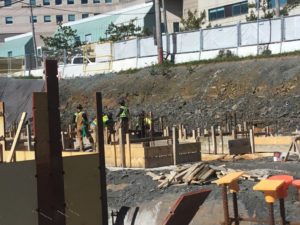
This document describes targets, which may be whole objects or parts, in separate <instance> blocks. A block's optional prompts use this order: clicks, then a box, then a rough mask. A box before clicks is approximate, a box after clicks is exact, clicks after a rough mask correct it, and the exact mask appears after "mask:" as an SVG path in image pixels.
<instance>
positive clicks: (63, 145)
mask: <svg viewBox="0 0 300 225" xmlns="http://www.w3.org/2000/svg"><path fill="white" fill-rule="evenodd" d="M60 135H61V144H62V150H65V136H64V132H63V131H61V132H60Z"/></svg>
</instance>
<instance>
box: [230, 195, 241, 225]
mask: <svg viewBox="0 0 300 225" xmlns="http://www.w3.org/2000/svg"><path fill="white" fill-rule="evenodd" d="M232 202H233V215H234V224H235V225H239V224H240V220H239V210H238V204H237V194H236V192H233V193H232Z"/></svg>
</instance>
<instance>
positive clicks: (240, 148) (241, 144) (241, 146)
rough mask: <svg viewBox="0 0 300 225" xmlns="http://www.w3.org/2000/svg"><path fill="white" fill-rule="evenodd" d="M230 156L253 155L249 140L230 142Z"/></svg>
mask: <svg viewBox="0 0 300 225" xmlns="http://www.w3.org/2000/svg"><path fill="white" fill-rule="evenodd" d="M228 147H229V154H230V155H235V154H247V153H251V144H250V139H249V138H242V139H236V140H230V141H228Z"/></svg>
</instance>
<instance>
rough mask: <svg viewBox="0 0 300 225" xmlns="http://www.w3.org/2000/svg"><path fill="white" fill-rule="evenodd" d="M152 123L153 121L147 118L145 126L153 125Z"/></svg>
mask: <svg viewBox="0 0 300 225" xmlns="http://www.w3.org/2000/svg"><path fill="white" fill-rule="evenodd" d="M151 123H152V120H151V119H150V118H149V117H146V118H145V124H147V125H151Z"/></svg>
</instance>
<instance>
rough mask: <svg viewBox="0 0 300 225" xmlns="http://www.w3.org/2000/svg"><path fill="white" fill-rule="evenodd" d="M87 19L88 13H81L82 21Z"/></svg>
mask: <svg viewBox="0 0 300 225" xmlns="http://www.w3.org/2000/svg"><path fill="white" fill-rule="evenodd" d="M88 17H89V14H88V13H83V14H82V16H81V18H82V19H84V18H88Z"/></svg>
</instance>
